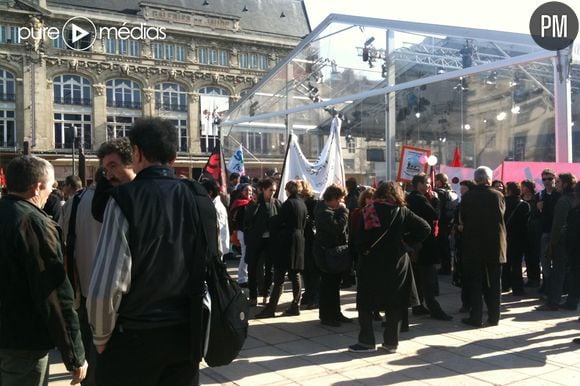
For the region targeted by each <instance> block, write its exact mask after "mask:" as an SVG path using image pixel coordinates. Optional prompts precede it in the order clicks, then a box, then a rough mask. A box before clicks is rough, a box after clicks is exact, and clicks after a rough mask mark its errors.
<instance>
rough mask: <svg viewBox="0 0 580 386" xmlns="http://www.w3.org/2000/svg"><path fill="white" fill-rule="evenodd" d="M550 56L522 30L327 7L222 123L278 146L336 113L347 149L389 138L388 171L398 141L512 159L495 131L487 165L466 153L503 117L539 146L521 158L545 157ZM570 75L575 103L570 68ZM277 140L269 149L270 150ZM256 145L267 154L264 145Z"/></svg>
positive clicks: (315, 132)
mask: <svg viewBox="0 0 580 386" xmlns="http://www.w3.org/2000/svg"><path fill="white" fill-rule="evenodd" d="M553 58H557V53H556V52H553V51H546V50H543V49H542V48H540V47H539V46H538V45H537V44H536V43H535V42H534V40H533V39H532V37H531V36H530V35H525V34H515V33H506V32H499V31H489V30H481V29H466V28H458V27H449V26H440V25H430V24H421V23H410V22H401V21H395V20H382V19H374V18H366V17H355V16H347V15H337V14H332V15H330V16H328V17H327V18H326V19H325V20H324V21H323V22H322V23H321V24H320V25H319V26H318V27H317V28H316V29H315V30H314V31H313V32H312V33H310V34H309V35H308V36H307V37H306V38H305V39H304V40H303V41H302V42H301V43H300V44H299V45H298V46H297V47H296V49H295V50H294V51H293V52H292V53H291V54H290V55H289V56H288V57H286V58H285V59H283V60H282V61H280V62H279V63H278V65H277V66H276V67H275V68H274V69H273V70H272V71H271V72H270V73H269V74H268V75H267V76H265V77H264V78H263V79H262V80H261V81H260V82H259V83H258V84H257V85H256V86H255V87H254V88H253V89H252V90H251V91H250V92H248V93H247V94H246V95H245V96H244V97H243V98H242V99H241V100H240V101H239V102H238V103H237V104H236V105H235V106H234V107H233V108H232V109H231V110H230V112H229V114H228V115H227V116H226V117H225V119H224V121H223V122H222V128H223V129H225V131H223V132H224V133H225V134H227V135H228V136H234V137H236V136H237V138H238V139H237V140H236V141H238V140H239V141H240V142H242V143H243V141H244V139H243V135H242V134H243V133H244V132H247V131H251V132H256V133H260V134H265V133H271V134H273V135H275V134H279V135H281V137H280V138H282V140H280V142H283V138H285V136H287V135H288V134H289V133H290V132H292V133H295V134H301V135H307V136H324V134H325V133H327V132H328V127H329V125H330V119H331V117H332V115H333V114H335V113H340V114H341V116H342V117H343V118H344V124H343V134H345V135H348V136H349V140H352V141H354V142H356V144H355V145H356V146H355V148H356V149H363V150H364V148H365V147H366V148H367V149H368V148H369V146H370V147H371V148H373V147H374V148H376V147H381V144H380V142H381V141H382V143H383V144H382V147H383V148H385V145H384V144H385V142H386V143H388V144H390V145H391V146H388V145H387V146H386V149H385V150H386V151H387V154H386V158H387V159H386V160H385V161H386V162H387V165H386V167H387V169H393V165H392V164H391V165H389V160H391V161H392V163H394V162H395V161H396V160H395V158H396V147H397V146H400V145H401V144H405V143H407V144H408V143H411V144H413V145H421V146H422V147H431V148H433V147H435V148H437V149H438V150H437V151H439V152H440V153H446V154H447V153H449V152H452V149H451V150H449V148H453V147H454V146H453V145H459V144H460V143H461V145H462V147H463V145H465V142H468V143H469V146H468V147H469V149H467V148H466V149H465V153H466V154H470V156H471V157H472V164H473V165H475V164H476V163H481V162H482V161H486V162H487V163H490V164H492V163H497V162H501V160H503V159H510V158H512V159H515V158H517V155H516V154H515V153H516V143H515V142H516V141H515V138H516V136H517V135H518V133H517V132H512V133H511V135H510V134H506V138H507V137H509V138H511V140H510V141H509V142H510V144H508V146H507V148H505V149H504V148H502V146H501V144H498V145H496V146H495V147H496V148H497V149H496V150H497V151H496V153H497V154H495V155H494V156H493V157H491V158H492V160H491V161H490V160H487V159H485V157H484V159H478V155H477V154H478V153H481V152H482V150H483V153H485V152H486V149H487V148H489V146H487V147H486V146H485V145H482V144H484V142H485V139H484V138H485V137H486V136H487V137H488V139H491V135H490V134H489V133H490V132H495V131H497V130H499V129H500V128H501V125H502V121H504V120H505V121H507V122H504V123H503V124H505V125H508V124H509V125H510V126H514V125H516V126H517V125H518V124H519V125H523V126H525V127H526V128H525V129H523V130H524V131H526V132H527V133H528V135H534V136H535V137H534V138H533V139H531V140H528V141H526V143H527V144H528V145H529V144H530V143H532V141H536V142H538V141H539V142H541V143H539V144H538V146H536V147H535V148H534V149H532V150H531V152H528V153H527V155H526V156H524V158H527V159H531V160H536V159H537V158H542V157H543V158H546V156H545V154H546V146H547V145H546V144H545V143H543V142H542V141H544V142H546V141H547V140H546V139H545V138H544V137H542V135H547V134H548V135H549V133H550V132H551V133H552V134H553V132H554V123H553V122H554V112H553V111H554V79H557V78H556V77H555V74H557V73H555V71H554V65H553ZM570 73H571V85H570V87H571V91H572V96H573V97H572V99H573V100H574V98H575V101H576V103H575V105H576V106H577V105H578V103H580V102H579V101H578V95H579V94H580V66H579V65H577V64H574V65H572V66H571V68H570ZM573 103H574V101H573ZM576 110H577V112H578V113H580V106H577V107H576ZM520 113H521V114H520ZM501 114H506V117H505V118H504V119H502V117H503V116H502V115H501ZM507 115H513V117H511V116H507ZM506 118H507V119H506ZM545 120H548V121H551V122H552V124H549V123H545ZM476 121H477V122H476ZM530 122H535V123H534V124H533V125H532V126H533V128H532V127H530V125H529V123H530ZM466 125H467V126H466ZM480 126H481V127H480ZM577 126H580V125H577ZM466 127H468V129H466ZM472 127H473V129H474V130H473V131H470V132H468V131H469V130H470V129H471V128H472ZM223 129H222V130H223ZM550 130H551V131H550ZM477 133H479V134H480V135H479V134H477ZM520 134H521V133H520ZM476 136H477V138H475V137H476ZM460 137H461V138H460ZM472 137H473V138H472ZM480 137H481V138H480ZM226 140H227V138H226ZM321 140H322V139H321ZM359 141H363V142H366V144H359ZM369 141H371V143H370V144H368V142H369ZM372 141H378V142H377V143H372ZM501 141H502V139H501V138H496V139H495V142H496V143H497V142H501ZM270 142H272V141H269V142H268V145H269V144H270ZM437 142H439V143H437ZM548 142H549V141H548ZM435 145H436V146H435ZM278 147H279V146H275V145H272V148H276V151H275V152H274V153H275V154H274V155H277V154H279V151H278ZM552 147H553V144H552ZM265 148H267V151H266V149H265ZM309 148H310V149H311V150H312V151H311V152H310V153H309V151H308V150H307V151H305V153H306V155H307V156H310V157H316V155H317V150H318V149H319V148H320V144H318V145H312V146H310V147H309ZM471 148H473V149H471ZM262 150H264V151H263V152H265V154H263V156H264V157H268V156H271V155H272V154H271V152H270V146H265V147H264V149H262ZM462 150H463V149H462ZM389 151H390V152H391V154H390V155H389ZM554 151H555V150H554V149H552V150H551V152H552V153H554ZM367 153H368V150H367ZM536 153H537V154H536ZM446 154H440V156H442V159H445V158H446V157H445V155H446ZM480 156H481V154H480ZM549 157H550V156H548V157H547V158H549ZM542 160H549V159H542ZM366 161H368V159H367V160H366ZM468 163H469V162H468ZM366 166H369V165H368V164H367V165H366ZM492 166H493V165H492ZM359 169H360V168H359ZM347 170H348V169H347ZM388 174H389V173H387V175H388Z"/></svg>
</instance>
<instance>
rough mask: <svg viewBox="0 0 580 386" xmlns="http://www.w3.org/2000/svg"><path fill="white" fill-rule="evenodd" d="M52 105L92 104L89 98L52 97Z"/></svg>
mask: <svg viewBox="0 0 580 386" xmlns="http://www.w3.org/2000/svg"><path fill="white" fill-rule="evenodd" d="M54 103H56V104H60V105H81V106H90V105H92V104H93V100H92V99H91V98H71V97H54Z"/></svg>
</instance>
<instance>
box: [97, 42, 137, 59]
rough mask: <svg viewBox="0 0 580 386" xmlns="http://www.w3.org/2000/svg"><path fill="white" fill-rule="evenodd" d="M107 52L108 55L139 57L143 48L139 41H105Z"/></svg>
mask: <svg viewBox="0 0 580 386" xmlns="http://www.w3.org/2000/svg"><path fill="white" fill-rule="evenodd" d="M105 51H106V52H107V54H113V55H125V56H139V55H140V53H141V47H140V45H139V41H138V40H123V39H111V38H107V39H105Z"/></svg>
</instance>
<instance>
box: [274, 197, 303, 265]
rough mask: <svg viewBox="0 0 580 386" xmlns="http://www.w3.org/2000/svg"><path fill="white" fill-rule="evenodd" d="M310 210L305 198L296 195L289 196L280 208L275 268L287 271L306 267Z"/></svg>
mask: <svg viewBox="0 0 580 386" xmlns="http://www.w3.org/2000/svg"><path fill="white" fill-rule="evenodd" d="M307 217H308V210H307V209H306V204H304V200H302V199H301V198H298V197H296V196H291V197H289V198H288V199H287V200H286V201H284V203H283V204H282V207H281V208H280V212H279V214H278V216H277V219H276V222H277V225H275V226H274V228H275V230H273V232H275V236H274V240H275V241H274V243H275V244H274V250H275V251H276V253H275V255H274V256H273V264H274V268H275V269H278V270H281V271H286V270H289V269H292V270H298V271H300V270H303V269H304V245H305V240H304V227H305V226H306V219H307Z"/></svg>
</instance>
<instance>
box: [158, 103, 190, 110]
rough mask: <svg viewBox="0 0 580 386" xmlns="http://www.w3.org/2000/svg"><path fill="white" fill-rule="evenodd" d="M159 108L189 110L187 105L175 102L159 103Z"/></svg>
mask: <svg viewBox="0 0 580 386" xmlns="http://www.w3.org/2000/svg"><path fill="white" fill-rule="evenodd" d="M157 108H158V109H160V110H163V111H187V105H176V104H173V103H161V104H157Z"/></svg>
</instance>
